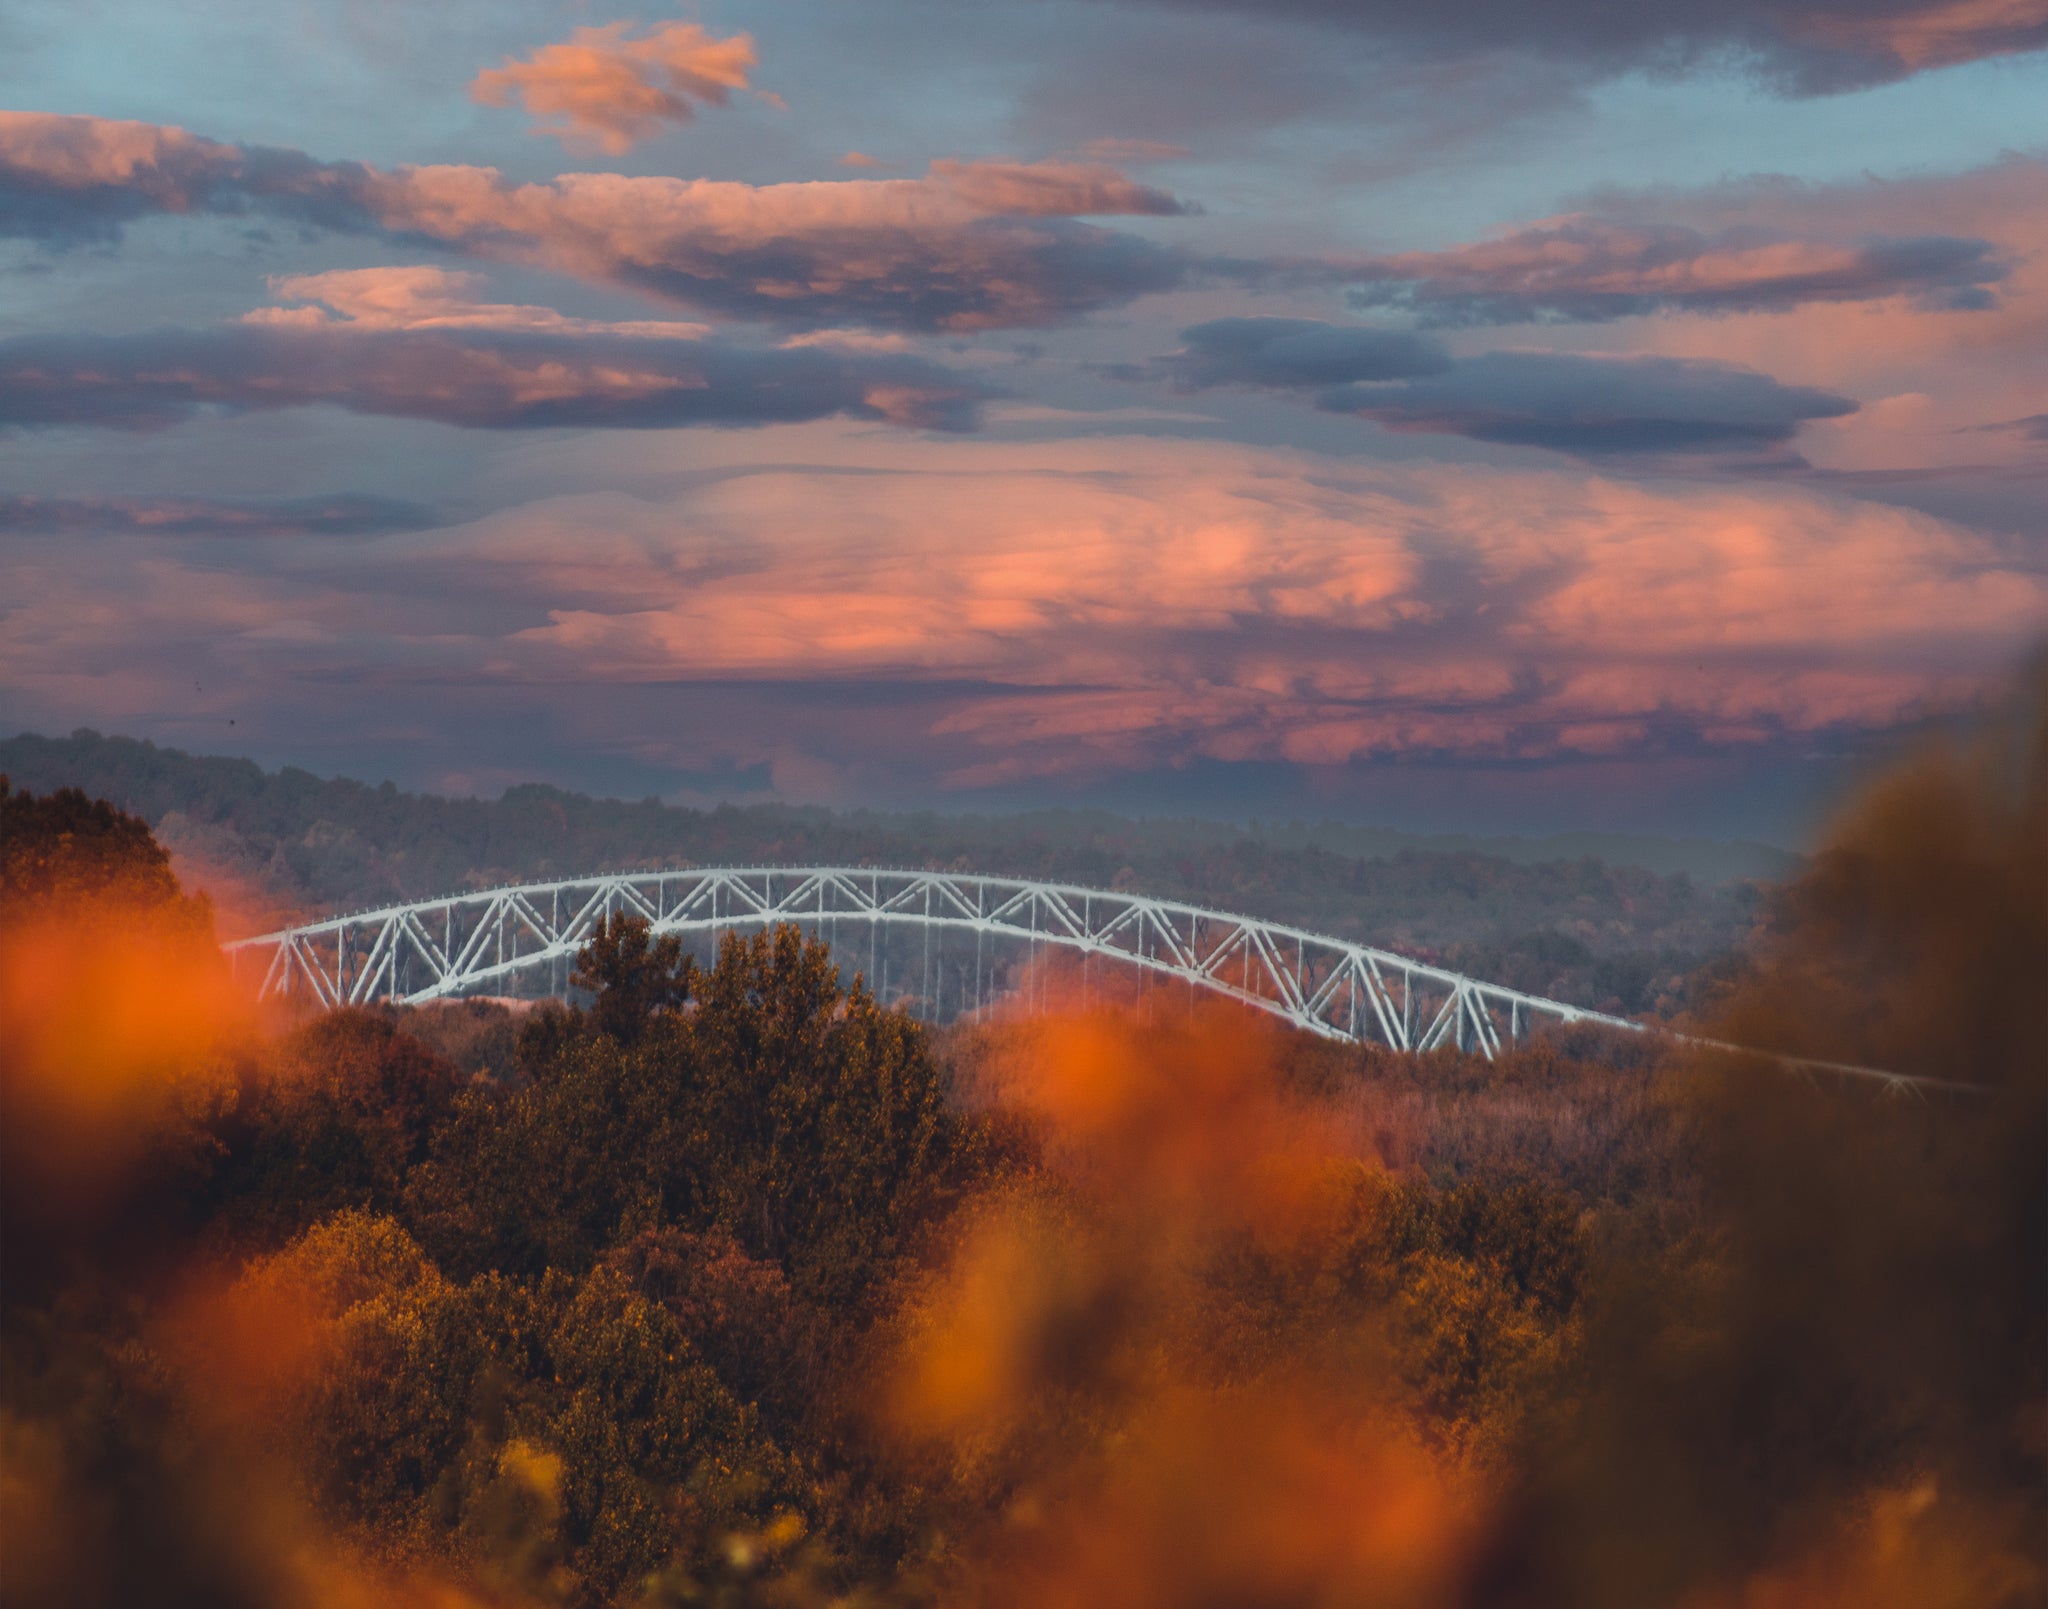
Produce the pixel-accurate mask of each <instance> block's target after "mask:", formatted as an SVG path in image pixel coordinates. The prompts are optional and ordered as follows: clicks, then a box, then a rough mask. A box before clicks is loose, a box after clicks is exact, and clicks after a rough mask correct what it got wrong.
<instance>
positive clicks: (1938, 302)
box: [1351, 214, 2009, 325]
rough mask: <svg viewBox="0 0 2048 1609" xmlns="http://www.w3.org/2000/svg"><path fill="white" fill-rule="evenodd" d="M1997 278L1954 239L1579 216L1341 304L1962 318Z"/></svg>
mask: <svg viewBox="0 0 2048 1609" xmlns="http://www.w3.org/2000/svg"><path fill="white" fill-rule="evenodd" d="M2008 272H2009V268H2008V266H2007V264H2006V263H2005V262H2003V261H2002V260H2001V259H2000V256H1999V254H1998V252H1997V249H1996V248H1995V247H1994V246H1993V245H1992V243H1991V242H1990V241H1987V240H1970V239H1962V238H1958V237H1956V236H1952V235H1908V236H1903V237H1886V236H1874V237H1872V236H1866V237H1864V238H1862V239H1858V240H1848V241H1830V240H1825V239H1813V238H1807V239H1800V238H1797V237H1795V236H1791V235H1789V234H1786V233H1783V232H1772V231H1765V230H1760V229H1755V228H1750V229H1742V228H1729V229H1724V230H1721V231H1718V232H1715V233H1708V232H1706V231H1703V230H1700V229H1695V228H1689V227H1687V226H1685V225H1683V224H1669V223H1665V224H1659V223H1653V222H1641V221H1634V220H1627V219H1619V218H1602V217H1598V216H1591V215H1585V214H1580V215H1577V216H1573V217H1566V218H1553V219H1549V220H1546V221H1545V222H1542V223H1539V224H1533V225H1531V226H1529V227H1528V228H1525V229H1518V230H1515V231H1514V232H1512V233H1510V234H1506V235H1503V236H1501V237H1499V238H1497V239H1493V240H1488V241H1481V242H1478V243H1476V244H1473V245H1468V246H1459V247H1455V248H1453V249H1452V250H1449V251H1435V252H1409V253H1405V254H1402V255H1399V256H1394V257H1386V258H1380V259H1377V260H1371V261H1367V262H1364V263H1361V264H1359V265H1358V267H1357V269H1356V274H1357V277H1358V278H1359V279H1360V280H1362V281H1363V283H1362V284H1361V285H1360V286H1359V287H1358V288H1357V289H1355V290H1354V291H1353V292H1352V295H1351V299H1352V301H1353V303H1354V304H1355V305H1357V306H1360V307H1394V308H1399V309H1401V310H1403V311H1406V312H1410V313H1414V314H1416V315H1417V316H1418V317H1420V318H1421V319H1422V320H1423V321H1424V322H1425V323H1430V324H1448V325H1455V324H1528V323H1536V322H1542V321H1551V320H1563V321H1575V322H1600V321H1604V320H1608V319H1617V318H1629V317H1635V316H1639V315H1642V314H1648V313H1665V312H1686V313H1725V312H1768V311H1779V310H1784V309H1788V308H1794V307H1799V306H1801V305H1803V304H1805V303H1809V302H1869V301H1878V300H1882V299H1884V298H1887V297H1894V296H1898V297H1907V298H1910V299H1911V300H1912V301H1913V302H1915V303H1916V304H1918V305H1920V306H1923V307H1932V308H1940V309H1949V310H1972V311H1974V310H1978V309H1982V308H1986V307H1989V306H1992V305H1993V298H1994V291H1995V288H1996V287H1997V285H1998V284H1999V283H2000V281H2002V280H2003V279H2005V277H2006V275H2007V273H2008Z"/></svg>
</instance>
